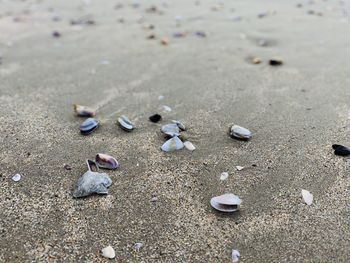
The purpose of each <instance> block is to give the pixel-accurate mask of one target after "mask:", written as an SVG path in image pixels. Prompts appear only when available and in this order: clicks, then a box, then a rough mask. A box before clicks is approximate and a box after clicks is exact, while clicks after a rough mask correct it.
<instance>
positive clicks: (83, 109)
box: [73, 104, 96, 117]
mask: <svg viewBox="0 0 350 263" xmlns="http://www.w3.org/2000/svg"><path fill="white" fill-rule="evenodd" d="M73 107H74V112H75V114H76V115H77V116H79V117H93V116H95V114H96V112H95V110H93V109H92V108H90V107H87V106H83V105H79V104H73Z"/></svg>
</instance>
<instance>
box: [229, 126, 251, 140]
mask: <svg viewBox="0 0 350 263" xmlns="http://www.w3.org/2000/svg"><path fill="white" fill-rule="evenodd" d="M230 136H231V137H234V138H236V139H240V140H249V139H250V138H251V137H252V133H251V131H250V130H248V129H246V128H243V127H241V126H238V125H233V126H232V127H231V130H230Z"/></svg>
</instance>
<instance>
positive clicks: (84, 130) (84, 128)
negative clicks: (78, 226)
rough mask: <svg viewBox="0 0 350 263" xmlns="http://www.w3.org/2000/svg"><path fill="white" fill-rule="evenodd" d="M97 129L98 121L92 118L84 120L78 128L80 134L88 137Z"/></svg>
mask: <svg viewBox="0 0 350 263" xmlns="http://www.w3.org/2000/svg"><path fill="white" fill-rule="evenodd" d="M97 127H98V121H97V120H96V119H94V118H88V119H86V120H85V121H84V122H83V123H82V124H81V125H80V127H79V129H80V133H81V134H83V135H88V134H90V133H92V132H93V131H94V130H95V129H96V128H97Z"/></svg>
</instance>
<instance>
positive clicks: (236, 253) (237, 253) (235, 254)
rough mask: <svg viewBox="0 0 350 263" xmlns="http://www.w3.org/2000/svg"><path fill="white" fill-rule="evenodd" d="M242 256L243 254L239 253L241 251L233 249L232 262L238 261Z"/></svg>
mask: <svg viewBox="0 0 350 263" xmlns="http://www.w3.org/2000/svg"><path fill="white" fill-rule="evenodd" d="M240 257H241V254H240V253H239V251H238V250H235V249H232V254H231V259H232V263H237V262H238V261H239V258H240Z"/></svg>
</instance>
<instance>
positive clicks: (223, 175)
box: [220, 172, 228, 181]
mask: <svg viewBox="0 0 350 263" xmlns="http://www.w3.org/2000/svg"><path fill="white" fill-rule="evenodd" d="M227 178H228V172H223V173H221V175H220V180H221V181H225V180H226V179H227Z"/></svg>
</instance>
